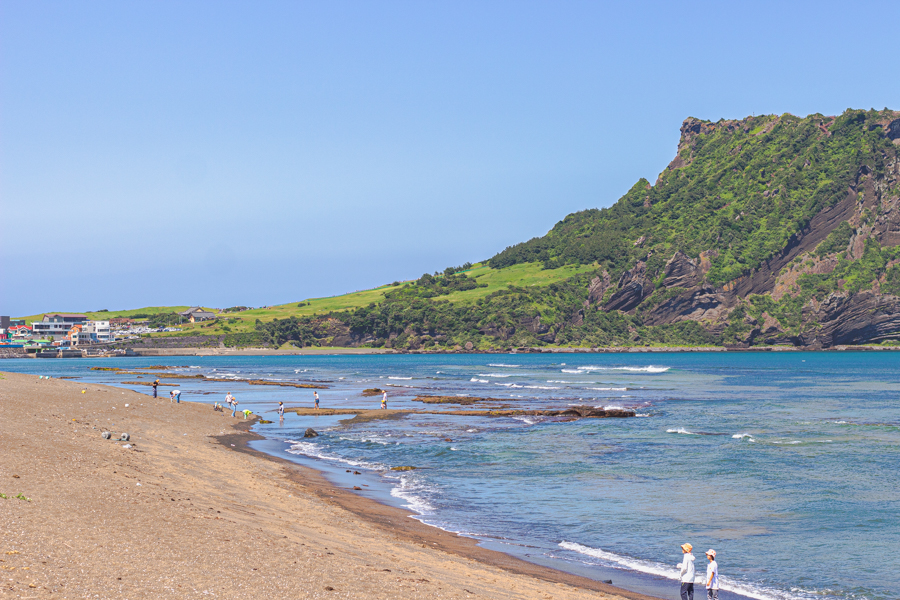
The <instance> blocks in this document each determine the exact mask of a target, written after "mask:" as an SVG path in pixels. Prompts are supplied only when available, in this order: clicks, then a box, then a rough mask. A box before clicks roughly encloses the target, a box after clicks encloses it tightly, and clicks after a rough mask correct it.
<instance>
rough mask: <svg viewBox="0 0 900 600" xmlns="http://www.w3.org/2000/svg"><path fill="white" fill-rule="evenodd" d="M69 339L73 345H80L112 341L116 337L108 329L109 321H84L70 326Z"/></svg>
mask: <svg viewBox="0 0 900 600" xmlns="http://www.w3.org/2000/svg"><path fill="white" fill-rule="evenodd" d="M69 339H70V340H72V343H73V344H74V345H76V346H80V345H83V344H103V343H106V342H113V341H115V339H116V338H115V335H113V334H112V333H111V331H110V327H109V321H85V322H84V323H79V324H76V325H73V326H72V328H71V329H70V330H69Z"/></svg>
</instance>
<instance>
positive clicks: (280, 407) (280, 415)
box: [278, 402, 284, 421]
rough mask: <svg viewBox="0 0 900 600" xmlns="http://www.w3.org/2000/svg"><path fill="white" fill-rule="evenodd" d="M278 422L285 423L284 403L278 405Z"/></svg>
mask: <svg viewBox="0 0 900 600" xmlns="http://www.w3.org/2000/svg"><path fill="white" fill-rule="evenodd" d="M278 420H279V421H284V402H279V403H278Z"/></svg>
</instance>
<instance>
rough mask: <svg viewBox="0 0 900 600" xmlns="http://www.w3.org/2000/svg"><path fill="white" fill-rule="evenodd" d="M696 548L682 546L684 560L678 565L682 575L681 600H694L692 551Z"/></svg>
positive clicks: (688, 545)
mask: <svg viewBox="0 0 900 600" xmlns="http://www.w3.org/2000/svg"><path fill="white" fill-rule="evenodd" d="M693 549H694V547H693V546H691V545H690V544H682V545H681V551H682V552H683V553H684V558H683V559H682V561H681V564H680V565H678V568H679V573H680V575H681V600H694V555H693V554H691V550H693Z"/></svg>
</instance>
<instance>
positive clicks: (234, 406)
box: [231, 396, 238, 417]
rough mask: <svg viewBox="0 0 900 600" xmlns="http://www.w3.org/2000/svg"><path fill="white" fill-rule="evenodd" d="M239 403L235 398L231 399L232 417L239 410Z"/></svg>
mask: <svg viewBox="0 0 900 600" xmlns="http://www.w3.org/2000/svg"><path fill="white" fill-rule="evenodd" d="M237 405H238V401H237V398H235V397H234V396H232V397H231V416H232V417H233V416H234V411H236V410H237Z"/></svg>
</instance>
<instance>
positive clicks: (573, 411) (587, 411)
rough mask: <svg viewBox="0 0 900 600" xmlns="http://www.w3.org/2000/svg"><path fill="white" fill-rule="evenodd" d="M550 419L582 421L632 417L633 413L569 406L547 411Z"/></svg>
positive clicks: (620, 410)
mask: <svg viewBox="0 0 900 600" xmlns="http://www.w3.org/2000/svg"><path fill="white" fill-rule="evenodd" d="M546 414H547V416H550V417H580V418H582V419H587V418H595V419H605V418H616V417H633V416H634V411H633V410H631V409H626V408H594V407H593V406H571V407H569V408H567V409H565V410H554V411H547V412H546Z"/></svg>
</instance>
